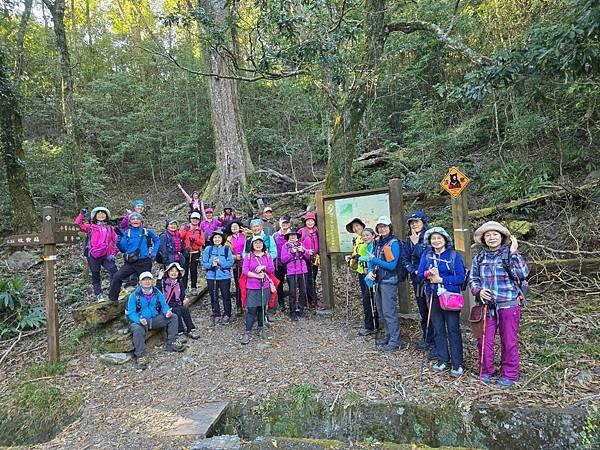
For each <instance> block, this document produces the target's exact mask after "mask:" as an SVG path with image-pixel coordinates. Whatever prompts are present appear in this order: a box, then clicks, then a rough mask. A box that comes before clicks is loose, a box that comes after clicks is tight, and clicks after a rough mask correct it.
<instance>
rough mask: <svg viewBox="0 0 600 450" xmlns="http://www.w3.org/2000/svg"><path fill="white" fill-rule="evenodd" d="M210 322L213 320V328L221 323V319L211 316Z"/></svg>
mask: <svg viewBox="0 0 600 450" xmlns="http://www.w3.org/2000/svg"><path fill="white" fill-rule="evenodd" d="M212 320H213V326H214V325H219V324H220V323H221V317H219V316H213V318H212Z"/></svg>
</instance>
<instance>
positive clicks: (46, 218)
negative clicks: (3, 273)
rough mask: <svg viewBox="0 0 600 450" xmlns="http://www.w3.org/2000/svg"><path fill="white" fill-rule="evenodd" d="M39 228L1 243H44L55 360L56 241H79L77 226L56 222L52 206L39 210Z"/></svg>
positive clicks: (50, 338) (50, 349)
mask: <svg viewBox="0 0 600 450" xmlns="http://www.w3.org/2000/svg"><path fill="white" fill-rule="evenodd" d="M42 217H43V220H42V232H41V233H39V234H21V235H15V236H8V237H7V238H5V239H4V244H5V245H8V246H11V247H26V246H37V245H43V246H44V255H43V259H44V274H45V277H44V280H45V283H44V284H45V303H46V325H47V330H48V333H47V334H48V359H49V360H50V362H57V361H58V360H59V359H60V353H59V346H58V309H57V307H56V278H55V265H56V245H57V244H76V243H79V242H81V240H82V238H81V234H80V233H79V227H78V226H77V225H74V224H73V223H70V222H55V219H56V212H55V209H54V207H52V206H45V207H44V209H43V210H42Z"/></svg>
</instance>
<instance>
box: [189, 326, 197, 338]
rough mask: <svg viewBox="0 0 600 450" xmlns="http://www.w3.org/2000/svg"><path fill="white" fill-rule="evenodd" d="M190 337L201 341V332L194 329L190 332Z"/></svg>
mask: <svg viewBox="0 0 600 450" xmlns="http://www.w3.org/2000/svg"><path fill="white" fill-rule="evenodd" d="M188 336H189V337H190V338H192V339H200V332H199V331H198V330H196V329H195V328H194V329H193V330H190V331H189V332H188Z"/></svg>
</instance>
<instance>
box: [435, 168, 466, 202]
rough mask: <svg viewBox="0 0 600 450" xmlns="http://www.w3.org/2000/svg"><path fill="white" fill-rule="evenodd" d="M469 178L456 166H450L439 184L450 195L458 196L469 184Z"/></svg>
mask: <svg viewBox="0 0 600 450" xmlns="http://www.w3.org/2000/svg"><path fill="white" fill-rule="evenodd" d="M469 181H471V180H469V178H468V177H467V176H466V175H465V174H464V173H462V172H461V171H460V169H459V168H458V167H450V170H448V173H447V174H446V176H445V177H444V179H443V180H442V182H441V183H440V185H441V186H442V187H443V188H444V189H445V190H446V191H447V192H448V193H449V194H450V195H451V196H452V197H458V196H459V195H460V193H461V192H462V191H463V189H464V188H466V187H467V184H469Z"/></svg>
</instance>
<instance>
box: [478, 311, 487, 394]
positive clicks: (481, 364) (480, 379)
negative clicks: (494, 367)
mask: <svg viewBox="0 0 600 450" xmlns="http://www.w3.org/2000/svg"><path fill="white" fill-rule="evenodd" d="M487 310H488V305H487V303H484V305H483V334H482V336H481V355H480V357H479V382H480V383H479V386H480V387H481V386H483V355H484V352H485V329H486V326H487Z"/></svg>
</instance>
